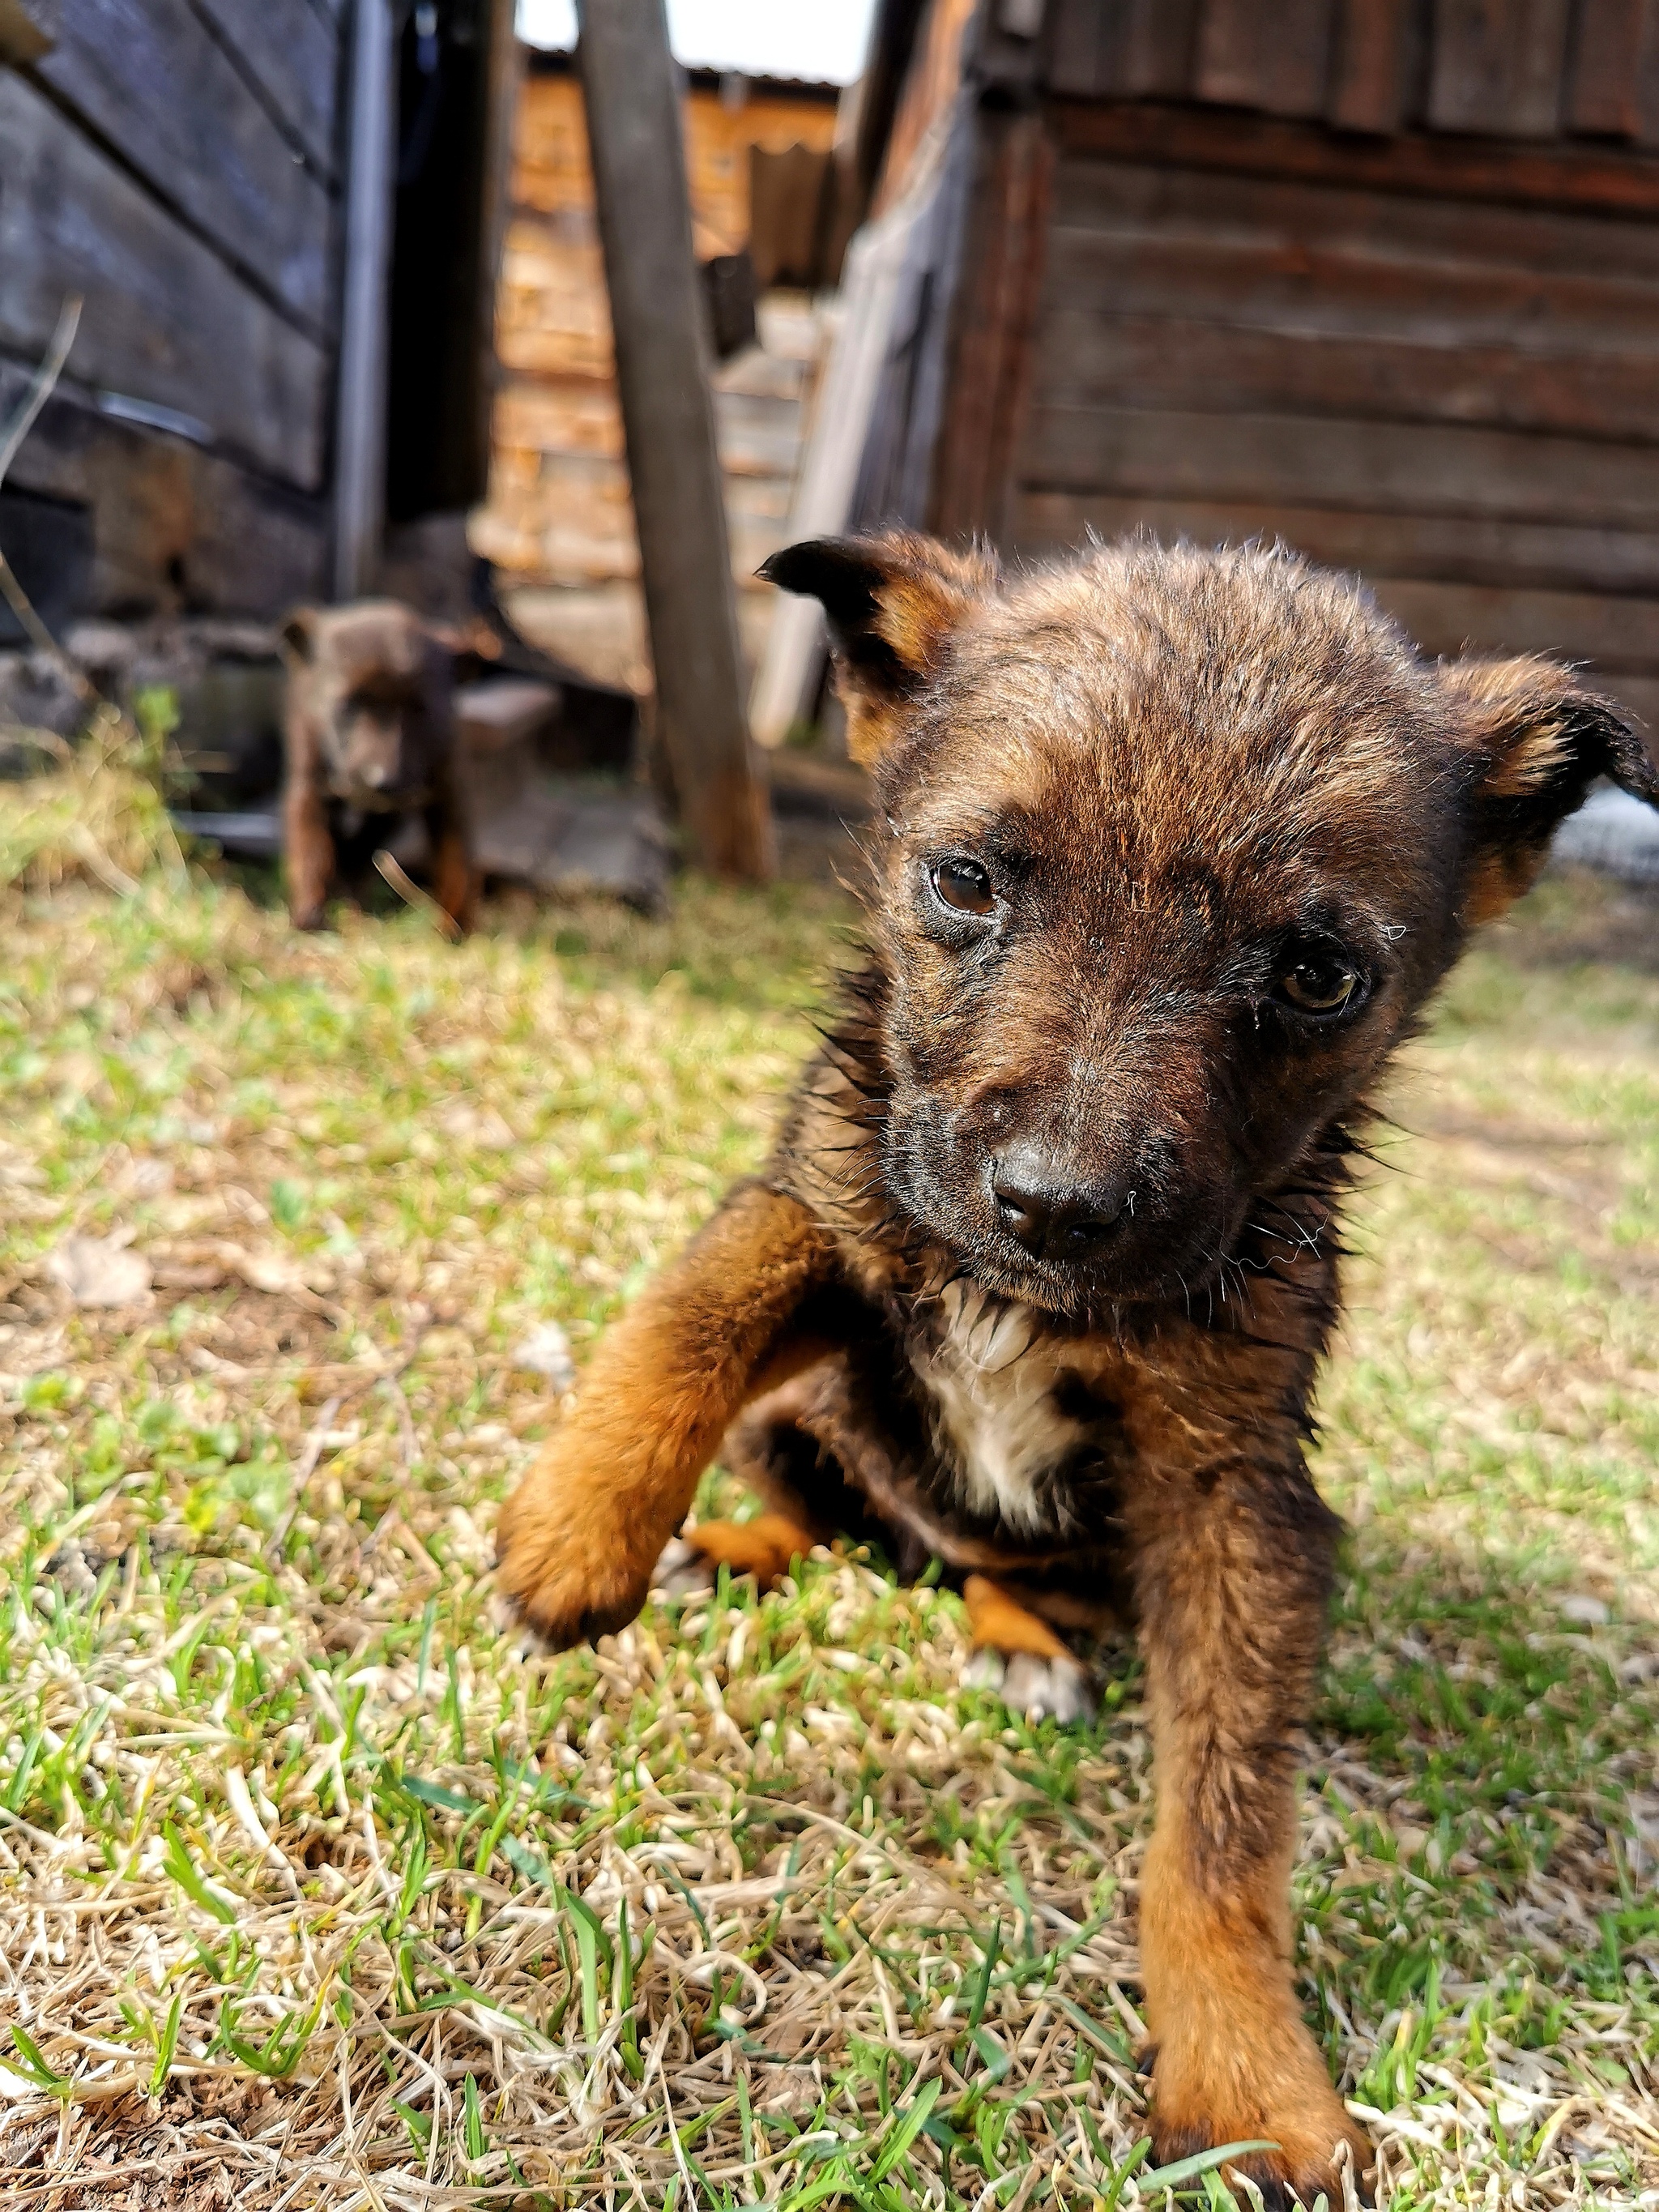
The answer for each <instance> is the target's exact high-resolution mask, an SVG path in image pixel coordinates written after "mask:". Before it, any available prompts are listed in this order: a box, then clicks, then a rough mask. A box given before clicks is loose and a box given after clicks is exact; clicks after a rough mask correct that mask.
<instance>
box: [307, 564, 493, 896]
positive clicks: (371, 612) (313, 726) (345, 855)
mask: <svg viewBox="0 0 1659 2212" xmlns="http://www.w3.org/2000/svg"><path fill="white" fill-rule="evenodd" d="M283 659H284V660H285V661H286V663H287V665H288V712H287V717H286V726H285V735H286V742H287V752H288V766H287V782H286V786H285V788H284V793H283V857H284V860H285V861H286V864H287V871H288V908H289V916H290V918H291V919H292V921H293V923H294V926H295V928H296V929H320V928H321V927H322V926H323V918H324V912H325V908H326V905H327V902H328V896H329V893H330V891H331V890H332V889H333V888H335V886H336V884H350V883H351V882H352V881H353V879H354V878H356V877H358V876H360V875H361V874H362V871H363V869H364V867H365V866H367V864H368V862H369V860H371V858H372V856H373V854H374V850H375V848H377V847H378V846H382V845H386V844H387V843H389V842H390V841H391V839H392V836H393V835H394V834H395V832H396V830H397V828H398V823H399V822H400V821H401V819H402V817H404V816H405V815H408V814H411V813H416V812H418V813H419V814H420V815H421V816H422V817H423V819H424V821H425V823H426V829H427V838H428V846H429V848H430V850H429V856H428V867H429V869H430V873H431V881H432V891H433V896H434V897H435V899H436V901H437V902H438V904H439V906H440V907H441V908H442V909H443V911H444V913H445V914H446V915H448V917H449V919H450V921H452V922H453V924H454V925H455V927H456V928H457V929H459V930H465V929H470V928H471V926H472V921H473V916H474V914H475V911H476V908H477V896H478V877H477V866H476V865H475V862H474V859H473V849H472V830H471V820H470V818H469V816H468V811H467V806H466V798H465V790H464V788H463V785H462V781H461V777H460V774H459V758H458V744H457V738H456V731H455V717H454V711H453V689H454V675H453V667H454V659H453V647H452V645H451V644H450V643H448V642H447V641H445V640H443V639H442V638H441V636H440V635H438V633H437V632H436V631H435V630H434V629H431V628H430V627H429V626H428V624H427V623H423V622H422V620H421V618H420V617H419V616H418V615H416V614H415V613H414V612H413V611H411V610H410V608H408V607H405V606H400V605H398V603H397V602H396V601H395V600H392V599H363V600H359V601H358V602H356V604H355V605H350V606H343V607H300V608H298V609H296V610H295V612H294V613H293V614H292V615H290V616H289V619H288V621H287V623H285V624H284V626H283Z"/></svg>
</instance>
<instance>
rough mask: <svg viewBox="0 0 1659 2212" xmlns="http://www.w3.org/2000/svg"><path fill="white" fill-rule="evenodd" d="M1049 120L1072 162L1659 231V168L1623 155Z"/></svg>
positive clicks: (1064, 113)
mask: <svg viewBox="0 0 1659 2212" xmlns="http://www.w3.org/2000/svg"><path fill="white" fill-rule="evenodd" d="M1049 119H1050V125H1051V127H1052V128H1053V130H1054V133H1055V135H1056V137H1057V138H1058V140H1059V142H1060V146H1061V147H1062V149H1064V150H1065V151H1066V152H1068V153H1073V154H1092V155H1100V156H1103V157H1109V158H1111V159H1115V160H1127V161H1158V162H1165V163H1168V164H1169V165H1170V167H1178V168H1197V169H1208V170H1211V171H1212V172H1214V173H1219V174H1222V175H1229V176H1265V177H1274V176H1277V177H1302V178H1306V179H1321V180H1323V181H1325V182H1328V183H1332V184H1341V185H1375V186H1376V187H1377V188H1379V189H1380V190H1382V191H1389V192H1397V193H1399V194H1401V196H1402V197H1409V196H1415V197H1429V198H1434V199H1440V198H1451V199H1463V200H1471V201H1474V200H1486V201H1490V202H1492V204H1495V205H1498V206H1508V207H1563V208H1569V207H1583V208H1599V209H1601V210H1605V211H1606V212H1607V213H1609V214H1621V215H1625V216H1638V217H1641V218H1643V219H1644V220H1651V219H1652V218H1653V217H1654V216H1656V215H1659V160H1656V159H1655V158H1654V157H1653V156H1652V155H1649V154H1635V153H1629V152H1626V151H1625V150H1623V149H1620V150H1619V151H1618V152H1616V153H1614V152H1608V151H1607V149H1605V148H1601V147H1593V146H1566V145H1554V146H1550V147H1547V148H1546V147H1538V146H1528V145H1524V144H1503V143H1481V142H1480V141H1479V140H1469V139H1456V138H1445V137H1435V136H1432V135H1421V136H1419V135H1418V134H1415V133H1413V134H1409V135H1407V136H1404V137H1397V138H1386V139H1383V138H1371V139H1366V138H1360V137H1353V136H1352V135H1351V134H1348V133H1341V134H1337V133H1333V132H1332V131H1328V130H1327V129H1326V128H1325V127H1324V126H1323V125H1316V124H1307V123H1295V122H1284V121H1281V120H1279V118H1275V117H1272V116H1266V115H1236V114H1235V115H1230V114H1227V113H1225V112H1223V111H1221V110H1218V109H1215V108H1199V107H1179V106H1165V105H1164V104H1162V103H1161V102H1156V101H1151V100H1148V101H1145V102H1139V103H1137V102H1133V101H1121V102H1116V103H1112V102H1107V101H1100V100H1073V99H1055V100H1053V101H1051V102H1050V104H1049Z"/></svg>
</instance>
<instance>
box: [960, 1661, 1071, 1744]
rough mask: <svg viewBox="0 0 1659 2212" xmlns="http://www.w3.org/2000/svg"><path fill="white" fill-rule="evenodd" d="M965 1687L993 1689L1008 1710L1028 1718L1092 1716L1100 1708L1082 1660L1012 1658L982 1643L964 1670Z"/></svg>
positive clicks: (1064, 1721) (1065, 1722)
mask: <svg viewBox="0 0 1659 2212" xmlns="http://www.w3.org/2000/svg"><path fill="white" fill-rule="evenodd" d="M962 1686H963V1689H965V1690H994V1691H995V1692H997V1693H998V1695H999V1696H1000V1698H1001V1699H1002V1702H1003V1704H1004V1705H1006V1706H1007V1708H1008V1710H1009V1711H1010V1712H1014V1713H1018V1714H1020V1715H1021V1716H1022V1717H1024V1719H1026V1720H1028V1721H1041V1720H1056V1721H1059V1722H1060V1723H1061V1724H1062V1725H1063V1726H1064V1725H1069V1723H1072V1722H1073V1721H1091V1720H1093V1718H1094V1717H1095V1714H1096V1711H1097V1699H1096V1697H1095V1692H1094V1686H1093V1684H1092V1683H1091V1680H1090V1679H1089V1670H1088V1668H1086V1667H1085V1665H1084V1664H1083V1662H1082V1661H1081V1660H1079V1659H1073V1658H1069V1657H1067V1658H1061V1657H1058V1656H1056V1657H1054V1658H1043V1657H1042V1656H1039V1655H1038V1654H1037V1653H1036V1652H1034V1651H1016V1652H1015V1654H1014V1656H1012V1659H1005V1658H1004V1656H1003V1655H1002V1653H1001V1652H1000V1651H994V1650H992V1649H991V1648H990V1646H989V1645H988V1644H981V1647H980V1648H979V1650H977V1651H975V1652H974V1653H973V1654H972V1655H971V1656H969V1661H968V1663H967V1665H966V1666H965V1667H963V1670H962Z"/></svg>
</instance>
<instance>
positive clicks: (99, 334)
mask: <svg viewBox="0 0 1659 2212" xmlns="http://www.w3.org/2000/svg"><path fill="white" fill-rule="evenodd" d="M0 269H3V270H4V271H5V281H4V283H3V285H0V346H3V347H4V348H6V349H9V350H10V351H12V352H13V353H15V354H16V355H18V356H21V357H23V358H25V359H27V358H31V357H37V356H40V354H42V353H43V352H44V351H45V349H46V341H47V339H48V338H49V337H50V336H51V333H52V325H53V324H54V322H55V321H56V319H57V316H58V309H59V307H61V305H62V303H63V300H64V295H65V294H66V293H70V292H76V291H78V292H82V293H83V294H84V295H85V297H86V311H85V313H84V314H83V316H82V321H81V328H80V332H79V334H78V336H77V337H76V342H75V350H74V352H73V354H72V355H71V356H70V368H71V371H72V373H73V374H75V375H76V376H77V377H78V378H80V379H82V380H84V381H86V382H88V383H89V384H94V385H98V386H104V387H106V389H109V390H112V391H114V392H123V393H127V394H130V395H131V396H133V397H135V398H139V399H143V400H148V401H149V402H151V403H154V404H160V405H161V406H164V407H168V408H172V409H175V410H178V411H179V413H181V414H183V415H185V416H193V417H196V418H197V419H199V420H200V421H202V422H204V423H205V425H206V426H207V428H208V430H209V432H210V434H211V435H212V437H213V438H214V439H215V440H216V441H222V442H223V443H224V444H226V445H227V446H228V447H233V448H234V449H236V450H237V451H238V452H239V453H242V454H245V455H246V456H247V457H249V458H250V459H252V460H254V461H255V462H257V463H258V465H261V466H262V467H264V468H265V469H267V470H269V471H270V473H271V474H272V475H273V476H276V477H282V478H284V479H286V480H287V481H289V483H295V484H297V485H299V486H301V487H302V488H306V489H310V488H313V487H315V486H316V485H317V484H318V483H319V481H320V477H321V471H322V459H323V428H324V413H325V402H326V396H327V390H328V362H327V359H326V356H325V353H324V351H323V349H322V348H321V347H319V346H318V345H315V344H313V343H312V341H311V340H310V339H309V338H307V337H304V336H302V335H301V332H300V331H296V330H295V329H294V328H293V327H292V325H290V324H289V323H288V322H286V321H284V320H283V319H282V317H280V316H279V315H277V314H276V313H274V312H273V311H272V310H271V309H270V307H267V306H266V305H265V304H264V302H263V301H260V300H258V299H257V298H256V297H255V296H254V295H253V294H252V292H250V291H249V290H248V289H247V288H246V286H245V285H244V284H242V283H240V280H239V279H238V278H237V277H236V276H234V274H233V272H232V271H231V270H229V269H228V268H227V267H226V265H225V264H224V263H223V262H222V260H221V259H220V258H219V257H218V256H217V255H216V253H214V252H212V250H211V249H210V247H208V246H204V245H202V244H201V243H200V241H199V240H197V239H195V238H193V237H191V235H190V234H189V233H188V232H186V231H185V230H184V229H182V228H180V227H179V224H178V223H176V222H173V221H172V220H171V218H170V217H168V216H167V215H166V214H165V213H164V212H163V211H162V210H161V209H160V208H158V207H157V206H156V205H155V202H154V201H153V200H151V199H150V198H149V197H148V196H147V195H146V194H145V193H144V192H143V191H141V190H140V189H139V188H138V186H137V185H135V184H134V183H133V182H132V180H131V179H130V178H129V177H127V176H126V175H125V174H124V173H122V171H121V170H120V169H118V167H116V166H115V165H114V163H112V161H109V160H107V159H106V157H105V155H102V154H100V153H99V152H98V151H97V150H96V149H95V148H94V147H93V146H92V145H91V144H90V143H88V141H87V140H86V139H85V138H84V137H82V136H81V134H80V133H79V132H78V131H76V129H75V128H74V126H73V125H71V124H70V123H69V122H68V121H66V119H65V118H64V117H63V116H62V115H60V114H59V113H58V111H57V110H56V109H55V108H54V107H52V106H50V105H49V104H48V103H47V102H46V100H45V99H43V97H42V96H41V94H40V93H39V92H37V91H36V90H35V89H34V88H33V87H32V86H30V85H28V84H27V83H25V82H24V81H23V79H22V78H21V77H20V76H15V75H13V74H11V73H9V72H5V71H0Z"/></svg>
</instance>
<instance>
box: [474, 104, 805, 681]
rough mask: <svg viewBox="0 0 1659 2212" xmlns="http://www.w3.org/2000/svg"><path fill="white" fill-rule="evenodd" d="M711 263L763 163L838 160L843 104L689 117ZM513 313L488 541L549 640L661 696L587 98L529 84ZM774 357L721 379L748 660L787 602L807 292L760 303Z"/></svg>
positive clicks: (733, 233) (531, 621)
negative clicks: (764, 578)
mask: <svg viewBox="0 0 1659 2212" xmlns="http://www.w3.org/2000/svg"><path fill="white" fill-rule="evenodd" d="M683 112H684V131H685V148H686V164H687V168H688V171H689V174H690V188H691V209H692V221H693V228H694V232H695V237H696V250H697V252H698V254H699V257H700V258H707V257H708V256H710V255H713V254H717V253H731V252H736V251H738V250H739V249H741V248H742V247H743V246H744V244H745V243H746V242H747V240H748V236H749V149H750V147H751V146H756V145H757V146H761V147H763V148H765V149H767V150H769V151H772V152H781V151H783V150H785V149H787V148H789V147H791V146H795V145H806V146H810V147H811V148H813V149H815V150H818V151H823V150H825V149H828V148H829V145H830V144H831V143H832V140H833V137H834V132H835V123H836V108H835V105H834V102H833V101H831V100H820V99H813V98H791V97H772V96H769V95H768V94H755V95H752V96H750V97H747V98H744V99H742V100H738V101H728V100H725V99H723V98H722V96H721V94H720V92H719V91H717V90H714V89H712V88H708V89H705V88H694V89H693V90H692V91H691V92H690V94H688V96H687V99H686V101H685V105H684V111H683ZM512 202H513V207H512V215H511V217H510V220H509V222H508V225H507V241H506V250H505V254H504V258H503V263H502V271H501V291H500V295H499V299H498V304H497V317H496V349H497V352H498V354H499V356H500V359H501V367H502V385H501V392H500V394H499V396H498V398H497V400H496V405H495V430H494V440H493V453H492V459H491V471H490V488H489V497H488V499H487V501H485V504H484V506H483V508H481V509H480V510H479V511H478V512H477V514H476V515H475V517H474V519H473V524H472V532H471V536H472V543H473V544H474V546H475V547H476V549H477V550H478V551H479V552H481V553H483V554H485V555H487V556H489V559H490V560H491V561H493V562H495V565H496V568H497V569H498V571H499V572H500V581H501V587H502V590H503V592H504V595H505V599H506V604H507V606H508V608H509V610H510V611H511V612H512V614H513V618H514V620H515V621H516V622H517V623H519V624H520V627H521V628H522V629H524V630H525V632H526V635H529V636H531V637H533V638H534V639H535V641H536V642H537V643H538V644H539V645H542V646H544V647H546V649H547V650H548V651H550V652H551V653H556V654H558V655H559V656H560V657H561V658H562V659H565V660H568V661H569V662H571V663H572V664H573V665H575V666H577V667H579V668H580V669H582V670H583V671H586V673H588V674H589V675H592V676H593V677H595V678H599V679H601V680H603V681H605V682H607V683H615V684H624V685H626V686H628V687H629V688H630V689H632V690H636V691H644V690H648V688H649V685H650V669H649V663H648V657H647V646H646V636H645V621H644V611H643V605H642V601H641V594H640V588H639V581H638V578H639V549H638V544H637V542H636V540H635V532H634V513H633V507H632V505H631V502H630V498H629V483H628V465H627V461H626V459H625V458H624V453H623V426H622V414H621V410H620V407H619V404H618V402H617V391H616V384H615V380H614V375H613V370H612V356H611V317H610V308H609V305H608V301H607V299H606V294H605V268H604V264H603V261H602V259H601V257H600V252H599V234H598V229H597V226H596V222H595V218H594V213H593V185H592V173H591V171H590V169H589V167H588V155H587V137H586V128H585V126H584V124H583V119H582V104H581V89H580V85H579V84H578V82H577V81H576V79H575V78H574V76H570V75H569V74H568V73H566V72H562V71H559V72H550V71H546V70H543V71H541V72H532V75H531V76H528V77H527V78H526V80H525V82H524V84H523V86H522V88H521V90H520V102H519V112H518V121H517V128H516V131H515V137H514V152H513V182H512ZM760 322H761V333H762V344H761V346H760V347H759V348H758V349H751V350H750V351H749V352H747V353H744V354H743V355H741V356H738V357H737V358H736V359H735V360H733V361H732V362H727V363H726V364H725V365H724V366H723V367H721V368H718V369H717V370H716V371H715V374H714V383H715V412H716V423H717V428H718V432H719V436H720V457H721V460H722V463H723V465H724V468H725V471H726V511H727V521H728V526H729V529H730V533H731V539H732V567H733V570H734V573H735V575H736V578H737V581H738V587H739V599H738V617H739V623H740V626H741V629H742V632H743V636H744V646H745V649H746V650H747V652H748V653H750V657H751V658H752V657H753V656H754V655H755V654H756V653H757V651H758V649H759V645H760V641H761V639H762V638H763V635H764V630H765V627H766V624H767V623H768V622H769V619H770V613H771V608H772V605H773V603H774V600H775V593H773V592H771V591H770V589H769V587H766V586H761V585H758V584H757V582H756V580H755V576H754V570H755V568H757V565H758V563H759V562H761V561H762V560H763V559H764V558H765V556H767V554H768V553H769V552H772V551H775V550H776V548H777V547H778V546H779V545H780V544H782V542H783V539H784V536H785V524H786V521H787V513H788V505H789V495H790V489H791V486H792V484H793V477H794V471H795V467H796V464H797V460H798V459H799V451H800V446H801V436H802V428H803V423H802V410H803V408H804V406H805V402H806V399H807V397H808V394H809V392H810V388H811V377H812V373H813V369H814V366H815V363H816V360H817V353H818V349H819V342H820V339H819V318H818V314H817V310H816V309H815V308H814V307H813V305H812V303H811V301H810V300H809V299H808V298H807V297H806V296H805V295H797V294H787V293H778V294H775V295H772V296H771V297H770V298H769V299H768V300H766V301H763V302H762V306H761V313H760Z"/></svg>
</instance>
